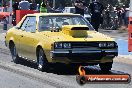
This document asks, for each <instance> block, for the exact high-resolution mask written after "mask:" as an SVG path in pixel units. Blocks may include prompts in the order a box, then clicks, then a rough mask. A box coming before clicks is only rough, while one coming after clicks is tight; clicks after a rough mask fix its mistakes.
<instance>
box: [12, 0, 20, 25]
mask: <svg viewBox="0 0 132 88" xmlns="http://www.w3.org/2000/svg"><path fill="white" fill-rule="evenodd" d="M18 5H19V2H18V0H15V1H14V4H13V6H12V7H13V20H12V23H13V25H16V24H15V23H16V22H15V21H16V10H19V9H18Z"/></svg>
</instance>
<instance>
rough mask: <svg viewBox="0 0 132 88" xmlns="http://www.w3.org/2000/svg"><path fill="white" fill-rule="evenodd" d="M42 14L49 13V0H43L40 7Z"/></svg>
mask: <svg viewBox="0 0 132 88" xmlns="http://www.w3.org/2000/svg"><path fill="white" fill-rule="evenodd" d="M40 13H47V0H43V1H42V3H41V6H40Z"/></svg>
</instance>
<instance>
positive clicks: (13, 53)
mask: <svg viewBox="0 0 132 88" xmlns="http://www.w3.org/2000/svg"><path fill="white" fill-rule="evenodd" d="M10 52H11V56H12V60H13V62H14V63H18V62H19V56H18V54H17V50H16V46H15V44H11V45H10Z"/></svg>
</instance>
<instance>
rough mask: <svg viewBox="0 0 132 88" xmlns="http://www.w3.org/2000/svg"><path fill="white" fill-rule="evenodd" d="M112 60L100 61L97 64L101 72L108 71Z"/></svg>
mask: <svg viewBox="0 0 132 88" xmlns="http://www.w3.org/2000/svg"><path fill="white" fill-rule="evenodd" d="M112 64H113V62H107V63H101V64H99V66H100V68H101V71H102V72H109V71H110V70H111V68H112Z"/></svg>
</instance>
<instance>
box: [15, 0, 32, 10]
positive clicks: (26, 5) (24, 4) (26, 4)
mask: <svg viewBox="0 0 132 88" xmlns="http://www.w3.org/2000/svg"><path fill="white" fill-rule="evenodd" d="M18 7H19V9H20V10H30V3H29V2H28V1H26V0H21V2H19V6H18Z"/></svg>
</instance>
